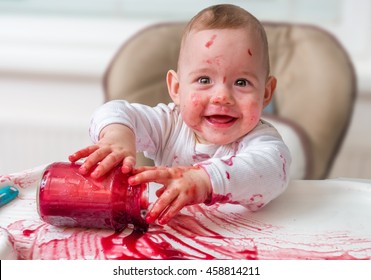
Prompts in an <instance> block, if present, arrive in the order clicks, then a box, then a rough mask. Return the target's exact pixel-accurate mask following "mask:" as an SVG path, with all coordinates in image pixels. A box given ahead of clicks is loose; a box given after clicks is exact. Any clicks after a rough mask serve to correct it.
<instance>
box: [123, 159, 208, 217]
mask: <svg viewBox="0 0 371 280" xmlns="http://www.w3.org/2000/svg"><path fill="white" fill-rule="evenodd" d="M133 174H135V175H134V176H132V177H130V178H129V184H131V185H137V184H141V183H149V182H156V183H159V184H162V185H163V187H162V188H160V189H159V190H157V192H156V195H157V196H158V199H157V201H156V202H155V204H154V205H153V207H152V209H151V210H150V211H149V213H148V214H147V216H146V221H147V222H148V223H153V222H154V221H155V220H156V219H158V222H159V223H160V224H166V223H168V222H169V221H170V220H171V219H172V218H173V217H174V216H175V215H176V214H177V213H178V212H179V211H180V210H181V209H182V208H183V207H184V206H186V205H191V204H197V203H203V202H205V201H206V200H207V199H208V198H209V196H210V195H211V183H210V180H209V176H208V174H207V173H206V171H205V170H204V169H203V168H201V167H195V166H191V167H180V166H177V167H146V166H143V167H139V168H136V169H134V171H133Z"/></svg>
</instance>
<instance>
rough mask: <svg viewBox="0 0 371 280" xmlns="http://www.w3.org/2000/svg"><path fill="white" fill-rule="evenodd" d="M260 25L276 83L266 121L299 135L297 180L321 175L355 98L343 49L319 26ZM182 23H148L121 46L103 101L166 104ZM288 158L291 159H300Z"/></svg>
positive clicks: (334, 151)
mask: <svg viewBox="0 0 371 280" xmlns="http://www.w3.org/2000/svg"><path fill="white" fill-rule="evenodd" d="M263 25H264V27H265V29H266V32H267V36H268V41H269V52H270V58H271V73H272V75H275V76H276V77H277V79H278V84H277V90H276V93H275V95H274V108H275V115H274V116H269V117H270V118H272V117H273V118H277V120H283V121H284V123H285V124H286V125H287V124H292V128H293V130H295V131H297V132H298V133H299V134H300V137H298V139H301V140H302V143H301V145H302V146H303V151H302V153H304V154H305V155H306V159H305V163H302V162H301V163H300V164H301V165H303V164H304V165H305V167H304V169H305V171H303V175H302V176H303V178H306V179H322V178H325V177H326V175H327V173H328V172H329V170H330V168H331V165H332V162H333V160H334V158H335V156H336V154H337V152H338V149H339V146H340V144H341V142H342V140H343V138H344V134H345V132H346V130H347V127H348V124H349V121H350V118H351V114H352V109H353V103H354V98H355V93H356V86H355V84H356V81H355V75H354V69H353V67H352V64H351V62H350V60H349V57H348V55H347V53H346V52H345V51H344V49H343V48H342V46H341V45H340V44H339V43H338V42H337V41H336V40H335V39H334V38H333V37H332V36H331V35H330V34H329V33H327V32H325V31H324V30H322V29H319V28H316V27H313V26H309V25H298V24H281V23H263ZM184 26H185V23H166V24H158V25H153V26H150V27H148V28H146V29H144V30H142V31H140V32H139V33H138V34H136V35H135V36H133V37H132V38H131V39H129V40H128V41H127V42H125V44H124V45H123V46H122V48H121V49H120V50H118V52H117V54H116V56H115V57H114V58H113V60H112V62H111V64H110V65H109V67H108V69H107V71H106V73H105V77H104V89H105V94H106V100H107V101H108V100H113V99H126V100H128V101H130V102H139V103H144V104H148V105H151V106H154V105H156V104H157V103H159V102H163V103H168V102H170V101H171V100H170V98H169V96H168V93H167V87H166V79H165V77H166V73H167V71H168V69H176V64H177V58H178V52H179V47H180V39H181V36H182V30H183V28H184ZM284 138H285V137H284ZM297 146H298V145H297ZM289 148H290V147H289ZM292 153H293V161H294V159H295V158H296V157H298V156H297V155H295V154H296V152H295V151H292ZM139 162H140V163H139V164H148V163H149V162H148V161H142V160H139Z"/></svg>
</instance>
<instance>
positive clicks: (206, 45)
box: [205, 34, 216, 48]
mask: <svg viewBox="0 0 371 280" xmlns="http://www.w3.org/2000/svg"><path fill="white" fill-rule="evenodd" d="M215 39H216V35H215V34H214V35H213V36H211V38H210V40H209V41H207V42H206V44H205V47H206V48H210V47H211V46H212V44H214V40H215Z"/></svg>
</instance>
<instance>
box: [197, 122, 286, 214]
mask: <svg viewBox="0 0 371 280" xmlns="http://www.w3.org/2000/svg"><path fill="white" fill-rule="evenodd" d="M250 134H251V135H249V136H246V137H245V138H244V139H243V140H242V141H241V142H240V143H239V148H238V150H237V151H236V153H235V154H233V155H229V156H224V157H220V158H211V159H209V160H207V161H204V162H201V163H199V164H198V165H200V166H201V167H202V168H204V170H205V171H206V172H207V173H208V175H209V177H210V181H211V184H212V189H213V193H212V197H211V200H210V201H208V203H207V204H213V203H215V202H225V203H227V202H228V203H238V204H241V205H243V206H245V207H247V208H249V209H250V210H252V211H255V210H258V209H259V208H261V207H263V206H265V205H266V204H267V203H268V202H270V201H271V200H272V199H274V198H276V197H277V196H279V195H280V194H281V193H282V192H283V191H284V190H285V189H286V187H287V185H288V181H289V174H288V172H289V169H290V168H289V167H290V163H291V156H290V153H289V150H288V148H287V146H286V145H285V144H284V142H283V141H282V140H281V138H280V136H279V134H278V132H276V130H275V129H274V128H273V127H271V126H270V125H267V124H264V125H262V126H261V127H260V128H259V129H257V130H256V131H254V132H251V133H250Z"/></svg>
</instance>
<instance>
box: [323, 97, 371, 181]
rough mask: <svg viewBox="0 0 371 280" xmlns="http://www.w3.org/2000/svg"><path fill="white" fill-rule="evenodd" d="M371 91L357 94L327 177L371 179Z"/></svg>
mask: <svg viewBox="0 0 371 280" xmlns="http://www.w3.org/2000/svg"><path fill="white" fill-rule="evenodd" d="M370 116H371V92H369V93H367V94H366V93H364V94H359V95H358V97H357V100H356V102H355V108H354V115H353V118H352V121H351V123H350V127H349V129H348V133H347V135H346V137H345V139H344V142H343V145H342V147H341V149H340V151H339V154H338V156H337V158H336V160H335V162H334V165H333V168H332V171H331V172H330V174H329V176H328V177H329V178H337V177H350V178H362V179H371V125H370V120H371V118H370Z"/></svg>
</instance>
